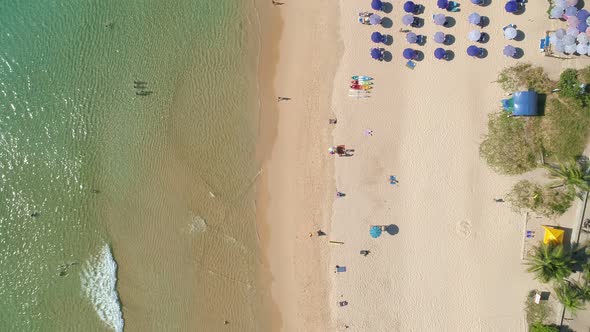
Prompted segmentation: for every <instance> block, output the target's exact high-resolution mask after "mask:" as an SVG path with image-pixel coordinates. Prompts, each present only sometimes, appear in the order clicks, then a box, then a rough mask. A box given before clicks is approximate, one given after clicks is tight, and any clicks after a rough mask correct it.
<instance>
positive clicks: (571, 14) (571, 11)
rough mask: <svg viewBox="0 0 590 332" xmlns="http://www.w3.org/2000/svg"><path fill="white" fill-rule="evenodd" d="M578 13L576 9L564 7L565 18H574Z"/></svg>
mask: <svg viewBox="0 0 590 332" xmlns="http://www.w3.org/2000/svg"><path fill="white" fill-rule="evenodd" d="M577 13H578V8H576V7H573V6H571V7H566V8H565V16H567V17H574V16H576V14H577Z"/></svg>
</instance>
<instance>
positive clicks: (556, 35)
mask: <svg viewBox="0 0 590 332" xmlns="http://www.w3.org/2000/svg"><path fill="white" fill-rule="evenodd" d="M549 43H551V45H553V50H554V51H555V52H556V53H566V54H574V53H577V54H580V55H590V54H589V51H590V49H589V48H590V46H589V43H590V34H589V33H588V31H586V32H580V31H579V30H577V29H576V28H568V29H567V30H566V29H557V30H556V31H555V32H552V33H550V34H549Z"/></svg>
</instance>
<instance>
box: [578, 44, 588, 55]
mask: <svg viewBox="0 0 590 332" xmlns="http://www.w3.org/2000/svg"><path fill="white" fill-rule="evenodd" d="M576 52H577V53H578V54H588V44H587V43H581V44H578V45H576Z"/></svg>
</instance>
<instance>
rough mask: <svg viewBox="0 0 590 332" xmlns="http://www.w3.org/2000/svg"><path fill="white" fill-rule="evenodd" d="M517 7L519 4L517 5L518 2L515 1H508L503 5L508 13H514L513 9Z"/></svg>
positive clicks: (515, 9)
mask: <svg viewBox="0 0 590 332" xmlns="http://www.w3.org/2000/svg"><path fill="white" fill-rule="evenodd" d="M518 8H519V5H518V3H516V1H508V2H507V3H506V5H504V9H505V10H506V12H508V13H514V12H515V11H517V10H518Z"/></svg>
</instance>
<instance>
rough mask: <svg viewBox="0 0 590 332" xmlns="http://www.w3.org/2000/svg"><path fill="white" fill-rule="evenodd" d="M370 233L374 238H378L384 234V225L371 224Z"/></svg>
mask: <svg viewBox="0 0 590 332" xmlns="http://www.w3.org/2000/svg"><path fill="white" fill-rule="evenodd" d="M369 234H370V235H371V237H372V238H374V239H376V238H378V237H380V236H381V234H383V227H382V226H371V228H369Z"/></svg>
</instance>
